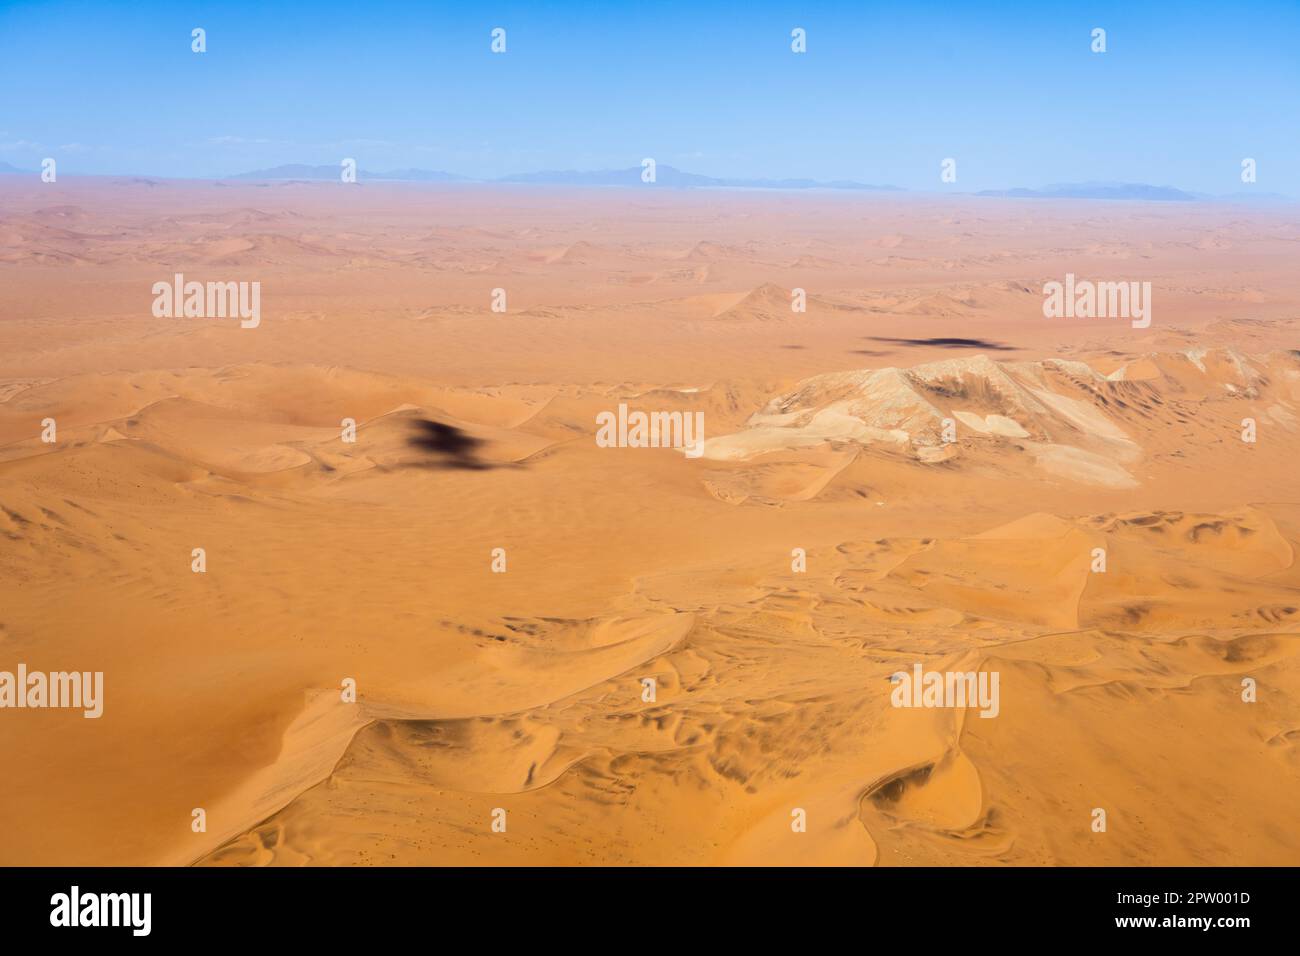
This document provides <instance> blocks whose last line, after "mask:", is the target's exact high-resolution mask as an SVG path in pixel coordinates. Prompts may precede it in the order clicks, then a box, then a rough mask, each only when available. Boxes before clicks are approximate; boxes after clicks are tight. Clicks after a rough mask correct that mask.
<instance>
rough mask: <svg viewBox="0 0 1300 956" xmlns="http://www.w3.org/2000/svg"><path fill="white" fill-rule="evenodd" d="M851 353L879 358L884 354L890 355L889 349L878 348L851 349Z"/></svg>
mask: <svg viewBox="0 0 1300 956" xmlns="http://www.w3.org/2000/svg"><path fill="white" fill-rule="evenodd" d="M849 354H850V355H869V356H871V357H872V358H879V357H880V356H882V355H888V354H889V351H888V350H885V351H884V352H881V351H878V350H877V349H849Z"/></svg>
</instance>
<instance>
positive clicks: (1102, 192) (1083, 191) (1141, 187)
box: [975, 183, 1211, 202]
mask: <svg viewBox="0 0 1300 956" xmlns="http://www.w3.org/2000/svg"><path fill="white" fill-rule="evenodd" d="M975 195H977V196H1000V197H1006V198H1010V199H1139V200H1147V201H1162V202H1193V201H1195V200H1197V199H1209V198H1211V197H1209V196H1204V195H1197V194H1196V193H1189V192H1184V191H1183V190H1181V189H1175V188H1174V187H1173V186H1151V185H1148V184H1147V183H1056V184H1054V185H1051V186H1044V187H1042V188H1041V189H1023V188H1020V189H985V190H982V191H981V192H978V193H976V194H975Z"/></svg>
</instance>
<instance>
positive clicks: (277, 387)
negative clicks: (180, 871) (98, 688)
mask: <svg viewBox="0 0 1300 956" xmlns="http://www.w3.org/2000/svg"><path fill="white" fill-rule="evenodd" d="M1297 261H1300V216H1298V215H1297V213H1296V212H1295V209H1294V207H1278V208H1276V209H1270V208H1268V207H1263V206H1261V207H1258V208H1255V207H1240V206H1229V205H1212V204H1185V203H1136V202H1128V203H1108V202H1049V201H1014V200H1001V199H976V198H958V199H940V198H926V197H917V196H889V195H885V196H879V195H871V194H863V195H859V194H836V195H829V194H816V193H806V194H801V193H778V192H772V193H766V194H764V193H756V192H741V191H736V192H726V191H699V192H689V191H673V190H666V189H665V190H652V189H647V190H644V191H643V190H636V189H607V190H598V189H592V190H585V191H575V190H566V189H544V188H523V187H521V188H517V189H512V188H496V187H493V188H489V187H459V188H433V187H428V188H426V187H420V186H414V185H404V186H399V185H391V186H384V185H361V186H351V187H345V186H343V185H341V184H338V185H335V184H326V183H317V184H288V183H280V184H274V185H249V184H239V185H231V184H216V183H183V182H175V181H146V180H127V179H108V178H105V179H91V180H83V181H81V182H73V181H70V182H68V183H66V184H65V183H63V182H60V183H59V184H58V185H42V184H41V183H39V181H37V180H35V179H34V178H32V179H31V181H30V182H29V181H28V180H27V179H22V180H20V178H19V177H14V176H9V177H0V670H13V669H14V668H15V667H16V666H17V664H18V663H20V662H22V663H24V664H25V665H26V666H27V667H29V668H31V669H38V668H39V669H42V670H47V671H57V670H74V669H75V670H79V671H102V672H103V674H104V688H105V689H104V698H105V699H104V713H103V716H102V717H100V718H99V719H84V718H83V717H82V715H81V713H80V712H71V711H67V710H53V709H6V710H3V711H0V763H2V765H3V766H4V767H5V768H7V773H6V785H5V786H4V787H3V788H0V820H3V821H4V823H5V838H4V840H3V841H0V864H6V865H14V864H19V865H25V864H93V865H98V864H159V863H166V864H190V863H200V864H205V865H206V864H211V865H223V864H255V865H260V864H278V865H284V864H288V865H296V864H362V865H371V864H376V865H377V864H582V863H612V864H688V865H691V864H786V863H789V864H875V865H917V864H945V865H947V864H952V865H997V864H1043V865H1048V864H1081V865H1093V864H1171V865H1199V864H1287V865H1297V864H1300V829H1298V828H1297V827H1296V825H1295V823H1296V809H1295V795H1296V794H1297V793H1300V565H1298V564H1297V560H1296V549H1297V546H1298V544H1300V482H1297V479H1296V468H1297V460H1298V459H1297V455H1296V442H1297V438H1300V352H1298V351H1297V348H1300V344H1298V343H1297V329H1298V327H1300V270H1297V269H1296V268H1295V265H1296V262H1297ZM176 273H183V274H184V275H185V277H186V278H187V279H194V280H197V281H204V282H206V281H221V282H226V281H230V282H245V281H246V282H253V281H256V282H259V283H260V288H261V319H260V323H259V324H258V325H257V326H256V327H255V328H241V326H240V322H239V320H238V319H237V318H233V319H232V318H198V317H191V318H166V317H164V318H156V317H155V316H154V315H153V313H152V311H151V302H152V300H153V296H152V295H151V292H150V290H151V287H152V286H153V284H154V283H156V282H159V281H164V282H169V281H171V280H172V277H173V276H174V275H175V274H176ZM1067 273H1071V274H1074V275H1079V276H1088V277H1091V278H1094V279H1099V280H1102V279H1104V280H1112V279H1113V280H1142V281H1150V282H1151V283H1152V290H1153V291H1152V323H1151V325H1150V327H1149V328H1145V329H1140V328H1133V327H1132V325H1131V323H1130V322H1129V321H1128V320H1126V319H1080V318H1070V319H1065V318H1062V319H1046V318H1044V316H1043V311H1042V303H1043V286H1044V283H1045V282H1048V281H1054V280H1055V281H1060V280H1062V279H1063V278H1064V276H1065V275H1066V274H1067ZM495 288H501V289H504V290H505V291H506V294H507V301H508V306H507V310H506V311H505V312H504V313H497V312H493V311H492V309H491V303H492V290H493V289H495ZM796 288H800V289H804V290H806V295H807V311H806V312H803V313H795V312H792V311H791V308H790V301H791V290H793V289H796ZM620 404H625V405H626V406H628V408H630V409H642V410H645V411H663V412H681V413H695V412H702V413H703V422H704V426H705V442H704V446H703V453H702V454H701V455H700V456H699V457H688V456H686V455H684V454H682V453H681V451H680V450H678V449H673V448H627V447H614V448H608V447H601V446H600V445H599V444H598V443H597V442H596V440H595V438H596V432H597V426H596V421H597V416H598V415H599V414H600V413H602V412H610V411H613V410H616V409H617V408H618V407H619V405H620ZM47 418H53V419H54V420H55V421H56V422H57V440H56V441H55V442H53V443H48V442H44V441H42V422H43V420H45V419H47ZM347 418H351V419H353V420H355V422H356V423H357V428H356V441H355V442H345V441H343V440H342V439H341V423H342V421H343V420H344V419H347ZM1247 418H1250V419H1252V420H1254V421H1255V423H1256V425H1257V440H1256V441H1254V442H1246V441H1243V440H1242V429H1243V426H1242V421H1243V419H1247ZM945 420H947V421H949V422H952V423H955V426H954V427H955V429H956V432H955V434H956V440H955V441H952V442H946V441H944V440H943V431H944V428H945V425H944V422H945ZM195 548H202V549H204V551H205V553H206V562H207V563H206V571H205V572H204V573H201V574H200V573H194V572H193V571H192V570H191V561H192V557H191V556H192V552H193V549H195ZM494 549H503V550H504V553H505V560H506V562H507V565H506V566H507V570H506V571H505V573H496V572H494V570H493V567H492V565H493V552H494ZM795 549H803V552H804V553H805V554H806V570H802V571H800V570H795V569H794V568H793V567H792V552H793V551H794V550H795ZM1095 549H1103V550H1104V553H1105V561H1106V570H1105V571H1104V573H1098V572H1097V571H1096V570H1095V569H1094V562H1095V557H1094V556H1095ZM918 663H919V664H922V665H923V666H924V667H925V668H926V669H928V670H938V671H945V670H957V671H977V672H994V671H995V672H997V674H998V675H999V677H1000V698H1001V699H1000V707H999V711H998V713H997V715H996V717H993V718H991V719H984V718H982V717H980V715H979V712H978V710H977V709H973V708H965V709H961V708H902V707H894V706H892V705H891V690H892V685H891V681H890V676H891V674H894V673H895V672H897V671H900V670H910V669H911V668H912V667H913V666H914V665H915V664H918ZM644 678H653V679H654V682H655V683H654V686H655V699H654V700H653V701H648V700H645V699H643V691H644V686H645V685H644V684H643V679H644ZM1246 678H1249V679H1251V680H1253V681H1254V682H1255V687H1256V695H1257V697H1256V700H1255V701H1254V702H1253V703H1248V702H1245V701H1243V699H1242V691H1243V683H1242V682H1243V679H1246ZM345 679H351V680H353V681H355V683H356V688H357V698H358V699H357V701H356V702H355V703H349V702H346V701H344V700H343V699H342V697H341V693H340V688H341V684H342V682H343V681H344V680H345ZM195 808H203V809H204V811H205V813H206V830H205V831H204V832H195V831H194V830H193V828H192V826H191V822H192V811H193V810H194V809H195ZM497 808H500V809H503V810H505V811H506V818H507V820H508V826H507V828H506V832H504V833H501V832H494V830H493V827H492V822H493V811H494V810H496V809H497ZM1096 808H1103V809H1104V810H1105V811H1106V815H1107V827H1106V831H1105V832H1104V833H1098V832H1095V831H1094V829H1093V826H1092V822H1093V816H1092V815H1093V811H1094V809H1096ZM796 809H798V810H802V811H803V812H804V815H805V817H806V832H797V831H796V830H795V829H792V826H791V821H792V811H794V810H796Z"/></svg>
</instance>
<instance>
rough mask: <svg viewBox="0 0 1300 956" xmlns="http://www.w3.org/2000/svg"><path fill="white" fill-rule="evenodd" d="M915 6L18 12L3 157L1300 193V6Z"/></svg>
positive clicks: (3, 46)
mask: <svg viewBox="0 0 1300 956" xmlns="http://www.w3.org/2000/svg"><path fill="white" fill-rule="evenodd" d="M898 6H899V4H896V3H891V4H873V3H869V2H856V3H844V4H833V3H824V4H798V3H767V2H763V0H753V2H748V3H711V2H708V0H700V2H699V3H694V4H692V3H673V2H661V3H653V2H642V3H636V4H633V3H630V2H621V3H613V2H605V3H573V2H569V3H560V2H552V3H546V2H533V3H529V4H491V3H484V4H474V5H472V7H473V8H472V9H469V8H470V7H471V5H469V4H464V3H458V4H453V3H437V2H426V3H419V4H414V3H413V4H395V3H384V2H356V3H333V2H320V3H313V4H306V3H292V2H283V3H271V2H265V3H242V2H223V3H208V4H186V3H176V2H171V3H150V2H147V0H146V2H138V3H130V4H128V3H114V4H106V3H102V2H101V3H68V2H13V0H0V161H5V162H8V163H11V164H13V165H16V166H20V167H24V168H36V167H37V166H38V165H39V162H40V159H41V158H42V157H44V156H54V157H56V158H57V159H58V160H59V172H60V175H61V176H66V175H75V174H77V173H79V172H80V173H141V174H148V175H156V176H220V175H227V174H231V173H236V172H241V171H244V170H249V169H255V168H259V167H265V166H272V165H278V164H281V163H290V162H304V163H313V164H317V163H319V164H324V163H331V164H337V163H338V162H339V160H340V159H341V158H342V157H344V156H353V157H355V158H356V159H357V160H358V163H359V165H360V166H361V167H362V168H363V169H371V170H385V169H392V168H398V167H410V166H416V167H421V168H426V169H443V170H449V171H452V172H458V173H462V174H466V175H471V176H482V177H490V176H499V175H504V174H508V173H513V172H522V171H531V170H539V169H599V168H614V167H619V168H621V167H628V166H634V165H637V164H638V163H639V162H640V160H641V158H642V157H645V156H652V157H654V158H655V159H656V160H657V161H658V162H660V163H664V164H668V165H673V166H677V167H679V168H682V169H686V170H689V171H691V172H698V173H704V174H708V175H715V176H734V177H787V176H790V177H810V178H816V179H855V180H859V181H863V182H873V183H891V184H895V185H899V186H903V187H907V188H912V189H938V188H950V189H951V188H957V189H960V190H962V191H966V190H976V189H985V188H1000V187H1008V186H1039V185H1043V184H1047V183H1057V182H1076V181H1083V180H1123V181H1132V182H1148V183H1155V184H1158V185H1173V186H1178V187H1181V188H1185V189H1192V190H1197V191H1204V192H1210V193H1230V192H1236V191H1238V190H1240V189H1242V188H1243V187H1242V185H1241V182H1240V178H1239V174H1240V163H1241V159H1242V158H1243V157H1253V158H1255V159H1256V160H1257V162H1258V175H1259V182H1258V184H1257V186H1256V187H1254V188H1256V189H1258V190H1260V191H1268V192H1281V193H1289V194H1300V186H1297V178H1300V3H1297V2H1295V0H1290V2H1263V3H1258V4H1252V5H1250V6H1249V9H1246V8H1240V7H1237V6H1235V5H1231V4H1220V5H1217V7H1216V6H1211V5H1198V4H1173V3H1168V4H1164V3H1153V4H1142V5H1135V4H1130V3H1124V4H1113V5H1107V4H1099V5H1089V4H1047V3H1040V4H1019V3H1015V2H1008V3H1000V4H992V3H990V4H987V5H982V6H985V7H986V8H985V9H980V8H978V7H976V6H975V5H971V4H960V3H954V4H951V5H950V4H935V3H925V4H912V5H909V6H910V7H911V9H909V10H905V11H900V10H899V9H897V7H898ZM949 6H951V7H952V9H945V8H946V7H949ZM1135 6H1140V9H1131V8H1132V7H1135ZM196 26H199V27H203V28H205V29H206V30H207V42H208V52H207V53H205V54H201V55H200V54H195V53H192V52H191V51H190V30H191V29H192V28H193V27H196ZM796 26H798V27H803V28H805V29H806V30H807V32H808V52H807V53H806V54H802V55H797V54H794V53H792V52H790V30H791V29H792V28H793V27H796ZM493 27H503V28H505V29H506V31H507V48H508V51H507V53H505V54H504V55H494V54H492V53H491V52H490V50H489V43H490V31H491V30H492V28H493ZM1094 27H1103V28H1105V29H1106V31H1107V47H1108V50H1107V52H1106V53H1104V54H1094V53H1092V52H1091V50H1090V49H1089V45H1090V42H1091V41H1090V33H1091V30H1092V29H1093V28H1094ZM946 157H953V158H955V159H956V160H957V172H958V182H957V184H956V186H955V187H941V186H940V183H939V164H940V162H941V160H943V159H944V158H946Z"/></svg>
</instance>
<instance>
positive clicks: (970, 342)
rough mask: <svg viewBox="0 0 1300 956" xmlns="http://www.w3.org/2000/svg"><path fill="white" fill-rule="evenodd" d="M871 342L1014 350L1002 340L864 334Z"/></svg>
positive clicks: (948, 347)
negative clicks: (899, 337) (906, 337)
mask: <svg viewBox="0 0 1300 956" xmlns="http://www.w3.org/2000/svg"><path fill="white" fill-rule="evenodd" d="M863 338H865V339H869V340H870V341H872V342H888V343H890V344H891V345H930V346H934V347H936V348H941V349H990V350H992V351H995V352H1015V351H1018V349H1017V348H1016V347H1015V346H1014V345H1005V344H1003V343H1002V342H990V341H989V340H988V339H949V338H938V339H891V338H885V337H883V336H879V335H864V336H863Z"/></svg>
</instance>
